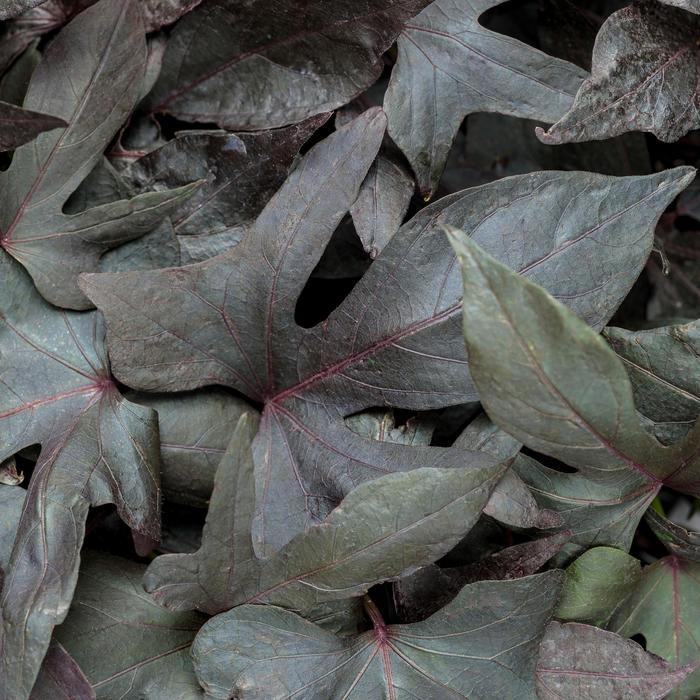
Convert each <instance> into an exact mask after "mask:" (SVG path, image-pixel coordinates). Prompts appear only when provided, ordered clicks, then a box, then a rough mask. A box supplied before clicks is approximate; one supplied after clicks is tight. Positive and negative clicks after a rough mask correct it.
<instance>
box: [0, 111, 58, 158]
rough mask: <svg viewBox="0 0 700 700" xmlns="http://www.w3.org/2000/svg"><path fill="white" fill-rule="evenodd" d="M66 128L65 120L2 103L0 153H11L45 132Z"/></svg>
mask: <svg viewBox="0 0 700 700" xmlns="http://www.w3.org/2000/svg"><path fill="white" fill-rule="evenodd" d="M65 126H67V124H66V122H64V121H63V119H57V118H56V117H52V116H51V115H49V114H41V113H40V112H33V111H32V110H29V109H21V108H20V107H15V106H14V105H12V104H8V103H7V102H0V151H11V150H13V149H14V148H17V147H18V146H21V145H22V144H24V143H27V142H28V141H33V140H34V139H35V138H36V137H37V136H38V135H39V134H41V133H43V132H44V131H51V130H52V129H58V128H59V127H65Z"/></svg>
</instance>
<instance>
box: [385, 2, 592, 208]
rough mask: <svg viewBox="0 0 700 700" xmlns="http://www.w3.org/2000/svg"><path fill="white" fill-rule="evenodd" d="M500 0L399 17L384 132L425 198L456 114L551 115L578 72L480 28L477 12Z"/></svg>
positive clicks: (563, 104) (560, 108)
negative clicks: (401, 21) (402, 155)
mask: <svg viewBox="0 0 700 700" xmlns="http://www.w3.org/2000/svg"><path fill="white" fill-rule="evenodd" d="M502 2H503V0H476V1H474V0H436V2H433V3H431V4H430V5H429V6H428V7H427V8H426V9H425V10H423V12H421V13H420V14H419V15H418V16H417V17H416V18H414V19H413V20H411V21H410V22H407V23H406V26H405V27H404V29H403V31H402V32H401V35H400V36H399V40H398V47H399V56H398V60H397V63H396V66H395V67H394V70H393V73H392V75H391V82H390V83H389V89H388V90H387V94H386V97H385V100H384V108H385V109H386V112H387V116H388V118H389V134H390V135H391V137H392V138H393V139H394V141H395V142H396V144H397V145H398V146H399V148H401V150H402V151H403V152H404V153H405V154H406V157H407V158H408V160H409V162H410V163H411V166H412V167H413V171H414V172H415V173H416V178H417V180H418V186H419V188H420V190H421V192H422V193H423V195H424V196H425V197H430V196H431V195H432V193H434V192H435V190H436V188H437V184H438V181H439V179H440V175H441V174H442V171H443V169H444V167H445V162H446V161H447V154H448V152H449V150H450V146H451V144H452V141H453V139H454V137H455V134H456V133H457V129H458V128H459V125H460V124H461V122H462V120H463V119H464V117H465V116H466V115H468V114H471V113H473V112H500V113H502V114H510V115H513V116H516V117H525V118H527V119H536V120H540V121H551V120H555V119H558V118H559V117H560V116H561V115H563V114H564V112H566V110H567V109H568V108H569V107H570V105H571V102H572V101H573V98H574V95H575V94H576V91H577V90H578V88H579V85H580V84H581V81H582V80H583V79H584V78H585V77H586V75H587V73H586V71H584V70H583V69H581V68H578V67H577V66H574V65H573V64H571V63H567V62H566V61H561V60H559V59H556V58H553V57H552V56H547V55H546V54H544V53H542V52H541V51H538V50H536V49H533V48H532V47H530V46H527V45H526V44H523V43H521V42H519V41H517V40H515V39H513V38H511V37H508V36H504V35H502V34H498V33H496V32H492V31H490V30H488V29H485V28H484V27H483V26H482V25H481V24H480V23H479V18H480V16H481V15H482V14H483V13H484V12H486V11H487V10H488V9H490V8H492V7H496V6H497V5H500V4H501V3H502Z"/></svg>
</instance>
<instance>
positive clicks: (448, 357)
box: [82, 110, 692, 553]
mask: <svg viewBox="0 0 700 700" xmlns="http://www.w3.org/2000/svg"><path fill="white" fill-rule="evenodd" d="M383 130H384V118H383V115H382V114H381V113H378V112H377V111H375V110H368V111H367V112H365V113H364V114H363V115H362V116H361V117H358V119H356V120H354V121H353V122H351V123H350V124H349V125H347V126H344V127H342V128H341V129H339V130H338V131H337V132H335V133H334V134H333V135H332V136H330V137H329V138H327V139H325V140H324V141H323V142H321V143H320V144H318V145H317V146H315V147H314V148H313V149H311V151H309V153H308V154H307V155H306V156H305V157H304V159H303V160H302V161H301V163H300V164H299V166H298V167H297V168H296V169H295V170H294V171H293V173H292V174H291V175H290V176H289V178H288V179H287V181H286V183H285V185H284V186H283V187H282V188H281V189H280V190H279V192H278V193H277V194H276V195H275V196H274V197H273V198H272V199H271V200H270V202H269V203H268V205H267V206H266V207H265V209H264V210H263V212H262V213H261V214H260V216H259V217H258V219H257V221H256V223H255V225H254V226H253V227H252V228H251V230H250V231H249V233H248V234H247V236H246V237H245V239H244V240H243V241H242V242H241V243H240V244H239V245H237V246H236V247H235V248H234V249H232V250H230V251H228V252H226V253H224V254H222V255H220V256H218V257H216V258H213V259H211V260H208V261H205V262H203V263H200V264H198V265H192V266H187V267H183V268H180V269H178V270H165V271H160V272H153V273H138V274H137V273H134V274H131V275H130V274H127V275H86V276H85V277H84V278H83V281H82V285H83V289H84V290H85V292H86V293H87V294H88V295H89V296H90V298H91V299H92V300H93V301H94V302H95V303H96V304H98V305H99V307H100V309H101V310H102V311H103V313H104V314H105V316H106V318H107V323H108V329H109V334H110V357H111V360H112V363H113V367H114V371H115V374H116V376H118V377H119V379H120V380H122V381H123V382H124V383H126V384H128V385H129V386H132V387H134V388H137V389H141V390H146V391H173V390H185V389H194V388H197V387H201V386H204V385H208V384H214V383H219V384H224V385H226V386H230V387H231V388H234V389H236V390H238V391H240V392H242V393H243V394H245V395H246V396H247V397H248V398H249V399H251V400H253V401H256V402H261V403H264V411H263V418H262V424H261V430H260V433H259V434H258V436H257V438H256V446H255V453H256V478H257V480H258V481H257V488H256V499H257V504H258V506H257V507H258V510H257V518H256V525H255V541H256V551H258V552H259V553H263V552H264V553H269V552H270V551H271V550H275V549H278V548H279V547H281V546H282V545H284V544H285V543H286V542H287V541H288V540H289V539H290V538H291V537H292V536H293V535H294V534H296V533H297V532H301V531H303V530H304V529H306V528H307V527H308V526H309V525H311V524H312V523H314V522H318V521H320V520H322V519H323V518H324V517H325V516H326V515H327V513H328V512H329V511H330V510H331V509H332V508H333V506H334V505H336V504H337V503H338V502H339V501H340V500H341V499H342V497H343V496H344V495H345V494H346V493H347V492H348V491H349V490H350V489H351V488H352V487H353V486H355V485H357V484H359V483H361V482H362V481H365V480H367V479H370V478H374V477H376V476H378V475H380V474H384V473H387V472H393V471H398V470H402V471H405V470H408V469H411V468H413V467H415V466H433V467H439V466H455V465H463V464H465V463H466V462H465V460H466V459H468V458H469V456H468V455H466V454H465V453H464V452H462V451H459V450H455V449H444V448H434V447H433V448H420V447H412V448H410V449H409V448H407V447H404V446H401V445H392V444H390V443H380V444H379V445H377V443H376V442H370V441H367V440H363V439H362V438H360V437H358V436H357V435H356V434H354V433H353V432H352V431H351V430H349V429H348V428H347V426H346V425H345V423H344V420H343V419H344V418H345V417H346V416H348V415H351V414H353V413H356V412H358V411H361V410H363V409H367V408H372V407H376V406H382V405H389V406H396V407H400V408H406V409H411V410H430V409H435V408H441V407H444V406H448V405H454V404H458V403H464V402H466V401H471V400H475V399H476V398H477V394H476V392H475V390H474V387H473V385H472V383H471V381H470V379H469V376H468V373H467V372H466V371H465V370H466V365H467V361H466V356H465V352H464V341H463V339H462V337H461V333H460V328H459V323H458V319H459V315H460V307H461V296H462V285H461V281H460V276H459V270H458V266H457V265H456V264H455V257H454V253H453V251H452V250H451V248H450V247H449V244H448V243H447V241H446V240H445V238H444V234H443V233H442V230H441V228H440V224H443V223H452V224H455V225H460V226H463V227H464V228H466V229H467V230H468V231H470V232H471V233H472V235H473V236H474V238H475V239H476V240H478V241H479V242H480V243H482V244H483V245H485V246H487V247H488V249H489V250H490V251H491V252H492V253H493V254H495V255H497V256H498V257H499V258H501V259H502V260H503V261H504V262H507V263H508V264H509V265H511V266H512V267H513V268H514V269H516V270H518V271H520V272H522V273H523V274H525V275H527V276H528V277H530V278H532V279H534V280H535V281H538V282H542V283H543V284H545V285H547V288H548V289H549V290H550V291H551V292H552V293H553V294H554V295H555V296H557V297H560V298H561V299H562V300H564V301H566V302H567V303H568V304H569V305H570V306H571V308H572V309H573V310H574V311H575V312H576V313H577V314H579V315H580V316H581V317H582V318H584V319H585V320H586V321H587V322H589V323H590V324H591V325H593V326H595V327H596V328H600V327H602V326H603V325H604V324H605V322H606V321H607V320H608V319H609V317H610V315H611V314H612V313H613V312H614V310H615V309H616V308H617V306H618V305H619V303H620V301H621V300H622V299H623V298H624V296H625V295H626V293H627V291H628V290H629V288H630V286H631V284H632V283H633V281H634V280H635V279H636V277H637V275H638V274H639V272H640V271H641V269H642V267H643V265H644V261H645V260H646V258H647V256H648V254H649V251H650V250H651V246H652V236H653V223H654V222H655V221H656V219H657V218H658V216H659V214H660V212H661V211H662V210H663V208H664V207H665V206H666V205H667V204H668V202H669V201H671V199H672V198H673V197H674V196H675V195H676V194H677V193H678V191H680V190H681V189H682V188H683V187H684V186H685V185H686V184H687V182H688V180H689V179H690V178H692V171H691V170H689V169H677V170H675V171H670V174H669V172H668V171H667V172H666V173H663V174H660V175H652V176H649V177H639V178H611V177H604V176H598V175H592V174H589V173H536V174H532V175H527V176H522V177H516V178H509V179H507V180H502V181H499V182H496V183H493V184H491V185H486V186H484V187H480V188H475V189H473V190H466V191H465V192H462V193H458V194H456V195H452V196H451V197H445V198H444V199H442V200H440V201H439V202H436V203H435V204H434V205H433V206H432V207H428V208H426V209H424V210H423V211H422V212H420V214H419V215H417V216H416V217H414V219H413V220H411V221H410V222H409V223H407V224H405V225H404V226H403V227H402V228H401V230H400V231H399V232H398V233H397V234H396V235H395V236H394V237H393V238H392V240H391V241H390V242H389V243H388V244H387V246H386V247H385V248H384V250H383V251H382V253H381V255H379V256H378V258H377V259H376V260H375V261H374V262H373V263H372V265H371V267H370V268H369V270H368V271H367V273H366V274H365V275H364V277H363V278H362V279H361V280H360V281H359V283H358V284H357V285H356V286H355V287H354V289H353V291H352V293H351V294H350V295H349V296H348V297H347V298H346V299H345V300H344V302H343V303H342V304H341V306H340V307H339V308H338V309H336V310H335V311H334V312H333V313H332V314H331V315H330V317H329V318H328V319H327V320H326V321H324V323H322V324H319V325H318V326H315V327H313V328H309V329H304V328H301V327H299V326H298V325H297V324H296V323H295V322H294V320H293V317H294V310H295V307H296V302H297V299H298V297H299V294H300V293H301V291H302V289H303V286H304V283H305V281H306V279H307V277H308V276H309V275H310V274H311V272H312V270H313V269H314V267H315V266H316V263H317V262H318V260H319V258H320V257H321V254H322V252H323V248H324V247H325V245H326V244H327V242H328V240H329V239H330V236H331V234H332V232H333V230H334V229H335V228H336V226H337V225H338V223H339V221H340V219H341V218H342V215H343V214H344V212H345V211H347V209H348V208H349V207H350V206H351V205H352V204H353V202H354V201H355V199H356V197H357V191H358V188H359V187H360V185H361V183H362V181H363V180H364V177H365V174H366V172H367V170H368V168H369V166H370V164H371V162H372V160H373V158H374V157H375V155H376V152H377V149H378V148H379V144H380V142H381V139H382V135H383ZM504 231H509V232H511V233H510V235H509V236H504V235H503V232H504ZM511 236H513V237H514V240H513V239H512V238H511ZM514 241H515V242H514ZM612 250H614V253H611V251H612ZM582 256H583V257H584V259H585V260H586V265H582V264H581V262H580V260H581V257H582ZM251 295H252V298H255V299H262V300H264V302H261V303H259V304H251V303H250V299H251ZM144 297H147V298H149V299H151V300H152V303H151V304H150V305H149V306H148V307H147V308H145V307H144V305H143V301H142V300H143V299H144Z"/></svg>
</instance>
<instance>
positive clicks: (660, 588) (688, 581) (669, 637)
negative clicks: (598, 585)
mask: <svg viewBox="0 0 700 700" xmlns="http://www.w3.org/2000/svg"><path fill="white" fill-rule="evenodd" d="M699 582H700V564H698V563H696V562H692V561H687V560H685V559H681V558H680V557H677V556H675V555H672V556H669V557H665V558H664V559H660V560H658V561H656V562H654V563H653V564H651V565H650V566H647V567H645V568H644V570H643V571H642V577H641V580H640V581H639V584H638V585H637V586H636V588H635V589H634V591H632V593H631V594H630V595H629V596H628V597H627V598H626V599H625V600H624V601H623V602H622V603H621V604H620V605H619V607H618V608H617V610H616V611H615V614H614V615H613V617H612V619H611V621H610V624H609V625H608V627H609V629H611V630H612V631H613V632H616V633H618V634H621V635H623V636H625V637H632V636H634V635H636V634H641V635H643V636H644V639H645V640H646V649H647V651H650V652H652V653H654V654H658V655H659V656H661V657H663V658H664V659H666V660H667V661H668V662H669V663H670V664H671V667H672V668H673V669H674V670H677V671H682V670H683V669H686V668H687V667H688V666H689V665H690V666H691V668H692V669H694V671H693V673H692V674H691V675H689V676H688V677H687V678H686V680H685V681H684V682H683V684H682V685H681V686H680V687H679V688H678V690H677V691H676V694H675V697H677V698H692V697H695V695H696V694H697V693H698V691H700V671H699V670H695V669H697V668H698V663H699V662H700V653H698V643H697V639H698V636H699V635H700V627H699V625H698V621H699V620H700V586H699V585H698V583H699Z"/></svg>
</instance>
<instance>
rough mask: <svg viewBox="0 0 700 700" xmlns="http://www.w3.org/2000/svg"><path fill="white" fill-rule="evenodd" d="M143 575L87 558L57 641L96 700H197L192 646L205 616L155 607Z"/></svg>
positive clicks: (110, 559)
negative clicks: (191, 653) (76, 665)
mask: <svg viewBox="0 0 700 700" xmlns="http://www.w3.org/2000/svg"><path fill="white" fill-rule="evenodd" d="M145 568H146V567H145V566H144V565H143V564H136V563H134V562H131V561H128V560H126V559H122V558H120V557H114V556H109V555H106V554H100V553H96V552H90V551H88V552H86V554H85V556H84V557H83V561H82V563H81V565H80V577H79V578H78V585H77V586H76V589H75V596H74V597H73V602H72V604H71V608H70V610H69V612H68V616H67V617H66V620H65V622H64V623H63V624H62V625H61V626H60V627H57V628H56V632H55V638H56V639H57V640H58V641H59V642H61V643H62V644H63V645H64V646H65V648H66V649H67V650H68V651H69V652H70V654H71V656H72V657H73V658H74V659H75V661H77V663H78V664H79V665H80V668H81V669H82V672H83V673H84V674H85V676H86V677H87V680H88V682H89V686H90V687H91V689H92V690H93V692H94V694H95V696H96V697H97V699H98V700H142V698H148V700H173V699H176V700H194V699H195V698H200V697H201V696H202V691H201V688H200V687H199V684H198V683H197V679H196V678H195V675H194V669H193V667H192V661H191V659H190V646H191V644H192V641H193V640H194V637H195V635H196V633H197V630H198V629H199V628H200V626H201V625H202V623H203V622H204V617H203V616H201V615H199V614H197V613H173V612H169V611H167V610H163V608H161V607H159V606H158V605H156V604H155V603H154V602H153V600H152V599H151V598H149V596H148V595H146V594H145V593H144V592H143V589H142V587H141V578H142V577H143V572H144V570H145ZM46 666H47V662H46V661H44V668H46ZM45 697H49V696H48V695H47V696H45ZM69 697H70V698H71V700H73V698H74V696H72V695H71V696H69ZM37 700H38V699H37ZM80 700H82V698H81V699H80Z"/></svg>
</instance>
